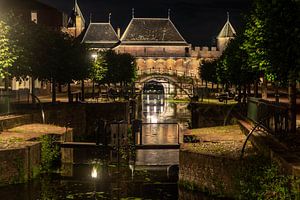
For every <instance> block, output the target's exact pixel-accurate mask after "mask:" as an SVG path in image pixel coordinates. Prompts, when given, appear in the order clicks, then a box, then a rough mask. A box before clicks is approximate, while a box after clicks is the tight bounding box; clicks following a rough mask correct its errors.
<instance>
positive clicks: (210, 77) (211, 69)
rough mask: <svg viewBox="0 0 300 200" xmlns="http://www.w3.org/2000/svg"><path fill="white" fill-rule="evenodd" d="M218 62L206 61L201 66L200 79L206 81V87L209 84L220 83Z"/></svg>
mask: <svg viewBox="0 0 300 200" xmlns="http://www.w3.org/2000/svg"><path fill="white" fill-rule="evenodd" d="M216 70H217V60H212V61H204V62H203V64H202V65H201V66H200V70H199V72H200V77H201V79H202V80H205V82H206V87H207V82H212V83H218V80H217V71H216Z"/></svg>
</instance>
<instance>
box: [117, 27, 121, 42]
mask: <svg viewBox="0 0 300 200" xmlns="http://www.w3.org/2000/svg"><path fill="white" fill-rule="evenodd" d="M117 34H118V38H119V39H120V38H121V29H120V28H118V29H117Z"/></svg>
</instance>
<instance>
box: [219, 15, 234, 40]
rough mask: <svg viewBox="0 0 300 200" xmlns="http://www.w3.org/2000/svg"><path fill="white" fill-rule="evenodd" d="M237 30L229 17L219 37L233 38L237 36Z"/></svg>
mask: <svg viewBox="0 0 300 200" xmlns="http://www.w3.org/2000/svg"><path fill="white" fill-rule="evenodd" d="M235 35H236V32H235V30H234V28H233V26H232V25H231V23H230V20H229V17H228V18H227V22H226V23H225V25H224V26H223V28H222V30H221V32H220V33H219V35H218V37H217V38H228V37H229V38H232V37H235Z"/></svg>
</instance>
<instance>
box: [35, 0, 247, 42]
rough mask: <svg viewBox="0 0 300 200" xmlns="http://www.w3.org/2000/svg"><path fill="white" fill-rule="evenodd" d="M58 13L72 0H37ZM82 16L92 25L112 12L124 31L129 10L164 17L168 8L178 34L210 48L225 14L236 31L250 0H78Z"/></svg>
mask: <svg viewBox="0 0 300 200" xmlns="http://www.w3.org/2000/svg"><path fill="white" fill-rule="evenodd" d="M40 1H41V2H45V3H47V4H49V5H52V6H54V7H56V8H58V9H59V10H62V11H65V12H66V13H70V11H71V9H72V6H73V5H74V0H40ZM78 4H79V6H80V7H81V9H82V12H83V14H84V17H85V19H86V20H87V21H89V18H90V13H92V16H93V17H92V19H93V20H92V21H93V22H107V21H108V14H109V13H112V19H111V22H112V25H113V27H114V28H115V29H116V28H117V27H120V28H121V31H122V33H123V32H124V31H125V28H126V27H127V25H128V23H129V22H130V19H131V9H132V8H135V17H167V16H168V8H170V9H171V19H172V21H173V23H174V24H175V26H176V27H177V29H178V30H179V32H180V33H181V34H182V35H183V37H184V38H185V39H186V40H187V42H188V43H191V44H193V45H194V46H195V45H196V46H204V45H207V46H211V45H213V44H214V42H215V37H216V36H217V34H218V33H219V31H220V30H221V28H222V26H223V25H224V23H225V22H226V12H227V11H229V12H230V19H231V22H232V25H233V26H234V27H235V29H236V30H238V29H239V28H240V27H241V25H242V24H243V19H244V14H245V13H247V12H249V10H250V8H251V1H250V0H78Z"/></svg>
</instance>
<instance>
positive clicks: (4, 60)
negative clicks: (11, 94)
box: [0, 20, 18, 78]
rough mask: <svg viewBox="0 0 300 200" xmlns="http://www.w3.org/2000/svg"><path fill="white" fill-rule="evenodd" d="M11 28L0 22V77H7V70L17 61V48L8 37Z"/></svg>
mask: <svg viewBox="0 0 300 200" xmlns="http://www.w3.org/2000/svg"><path fill="white" fill-rule="evenodd" d="M10 33H11V27H10V26H8V25H7V24H6V23H5V22H4V21H1V20H0V76H1V77H2V78H3V77H4V76H7V75H8V69H9V68H10V67H12V66H13V65H14V63H15V61H16V60H17V59H18V54H17V46H16V44H15V42H16V41H14V40H13V39H12V38H11V37H10Z"/></svg>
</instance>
